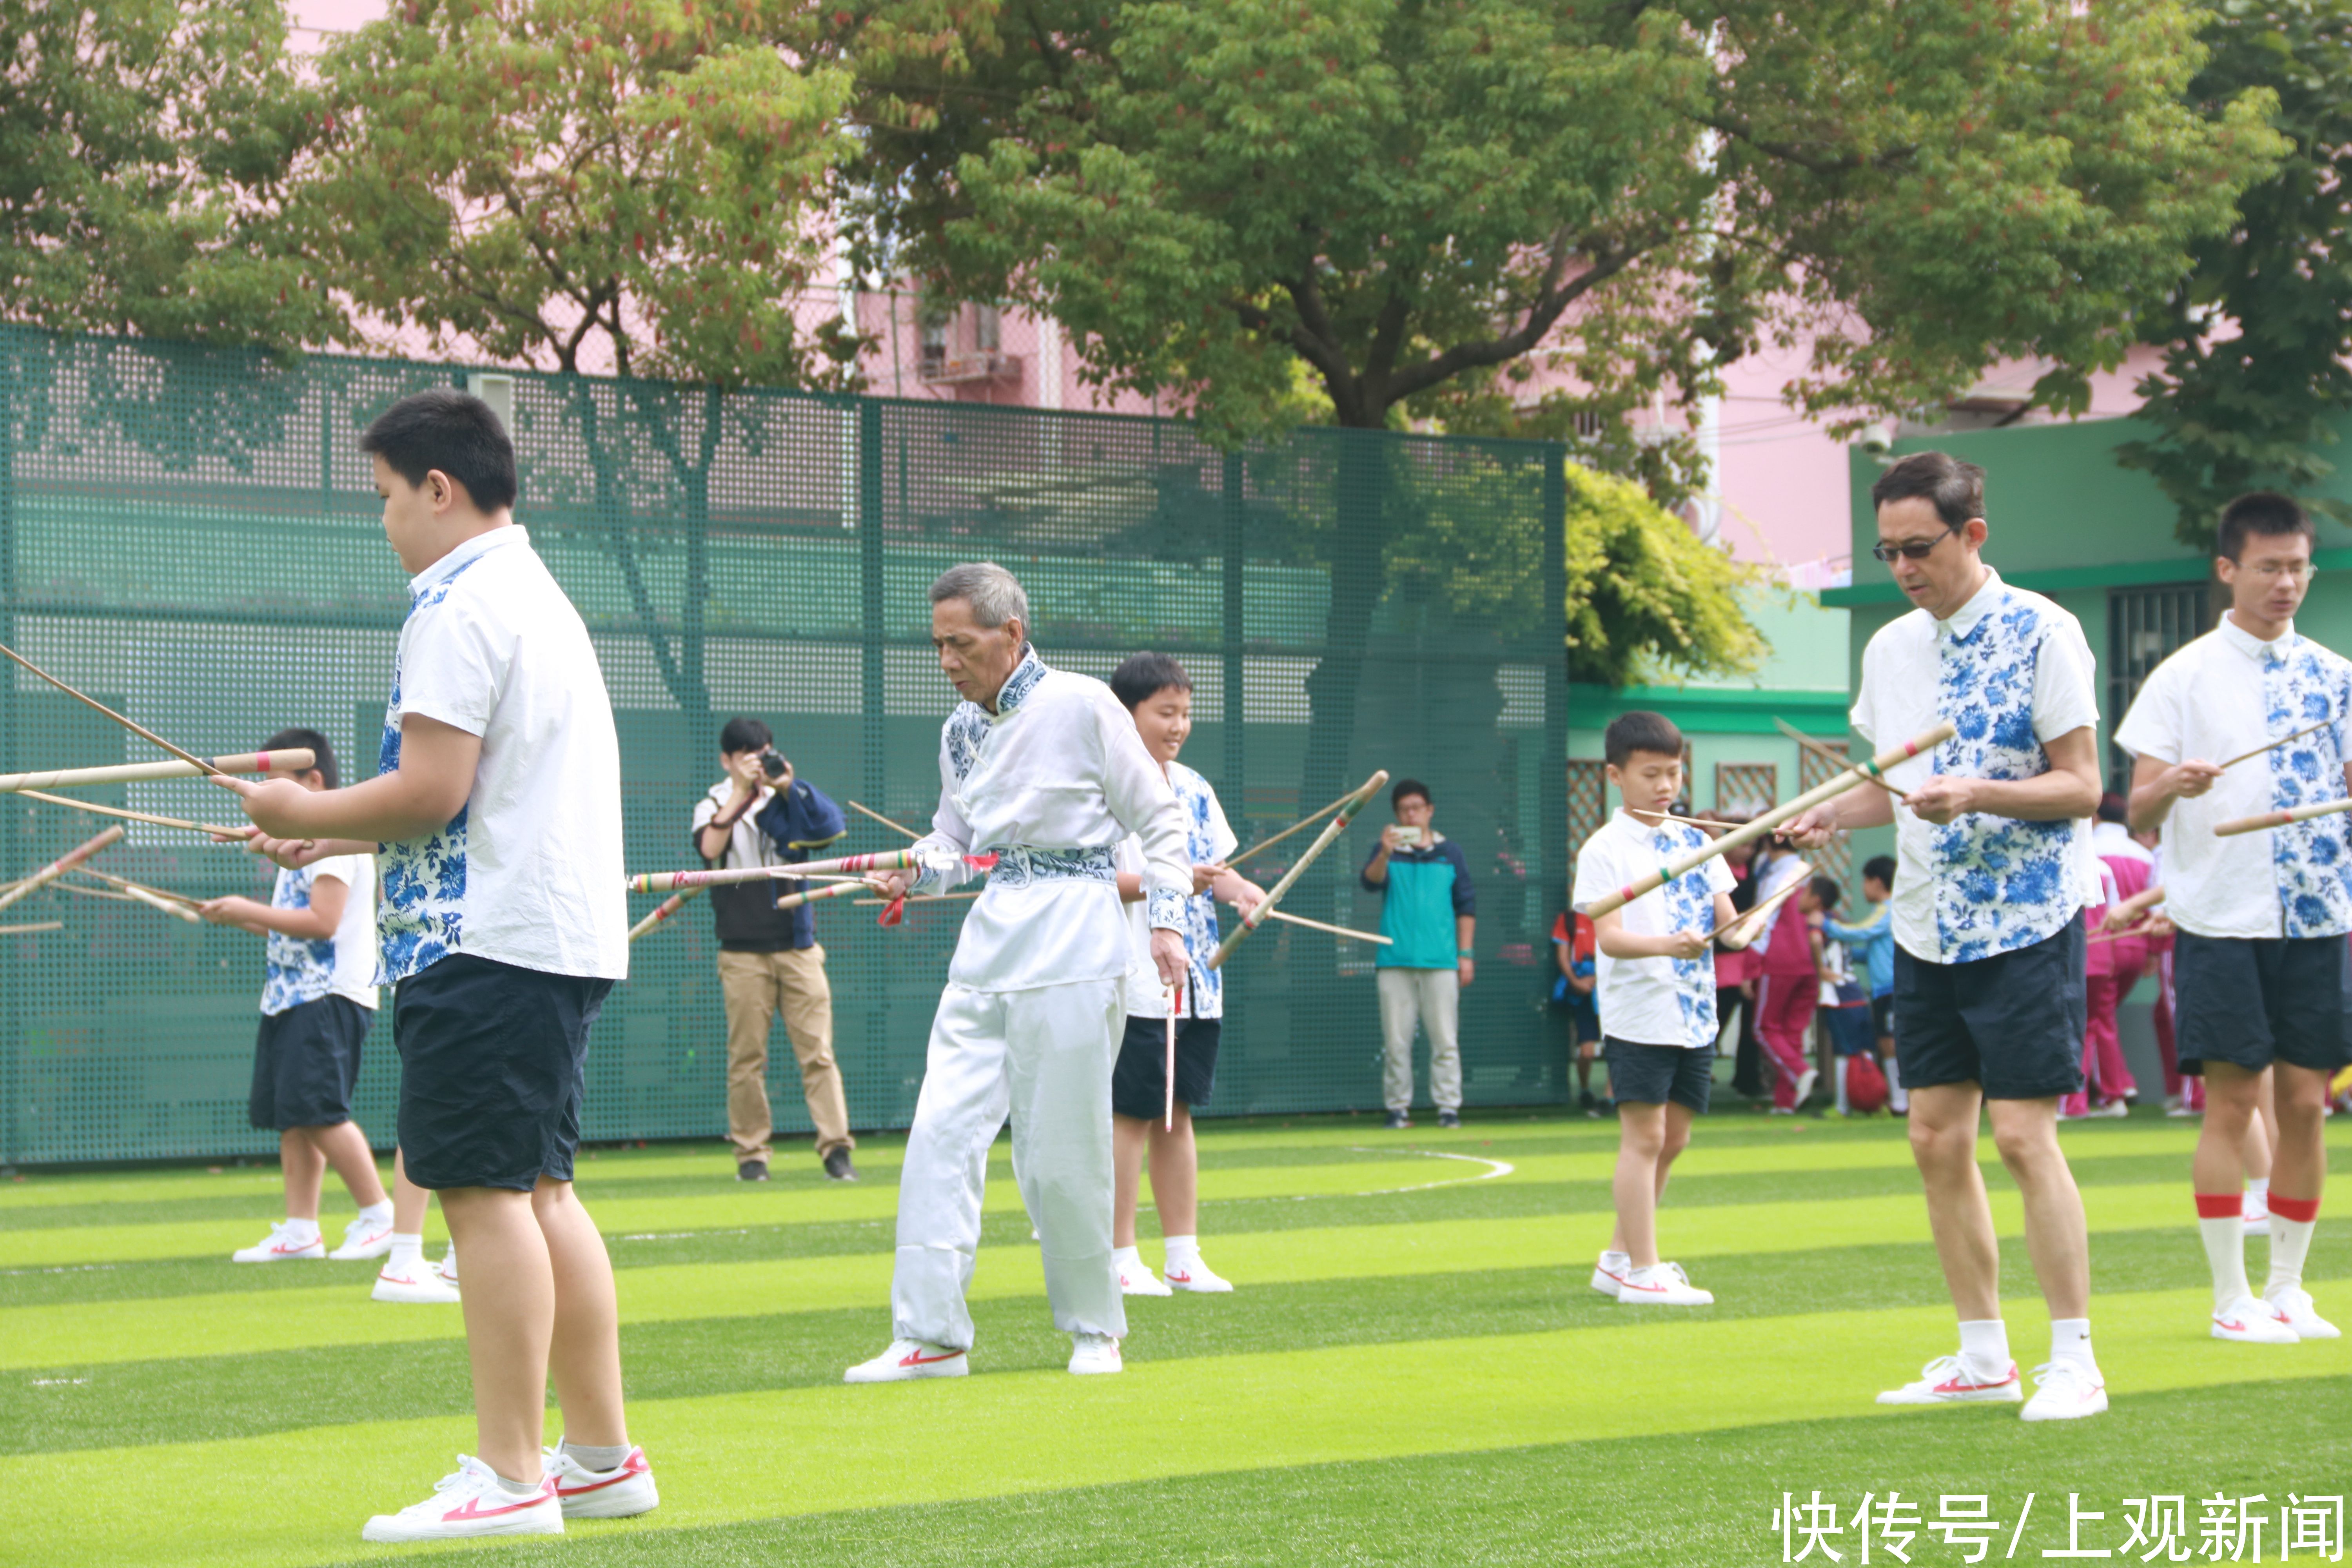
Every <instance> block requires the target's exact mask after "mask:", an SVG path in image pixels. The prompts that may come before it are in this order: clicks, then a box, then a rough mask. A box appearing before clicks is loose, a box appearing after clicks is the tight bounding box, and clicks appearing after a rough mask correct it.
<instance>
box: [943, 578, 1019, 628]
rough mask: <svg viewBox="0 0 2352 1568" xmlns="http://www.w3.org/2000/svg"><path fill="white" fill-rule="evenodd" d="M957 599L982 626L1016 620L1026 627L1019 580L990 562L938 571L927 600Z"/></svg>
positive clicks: (997, 624) (1001, 624) (1000, 624)
mask: <svg viewBox="0 0 2352 1568" xmlns="http://www.w3.org/2000/svg"><path fill="white" fill-rule="evenodd" d="M949 599H961V600H962V601H963V602H964V603H965V604H967V605H971V618H972V619H973V620H975V621H978V622H979V623H980V624H981V625H982V626H1003V624H1004V623H1005V622H1007V621H1019V622H1020V623H1021V626H1022V629H1023V630H1024V631H1025V630H1027V629H1028V626H1029V595H1028V593H1027V591H1026V590H1024V588H1023V587H1022V586H1021V580H1020V579H1019V578H1018V577H1015V576H1014V575H1013V574H1012V573H1010V572H1007V571H1006V570H1005V569H1004V568H1003V567H1002V566H999V565H998V564H997V563H995V562H993V561H967V562H964V563H962V564H961V565H957V566H950V567H949V568H948V569H947V570H946V571H944V572H942V573H940V579H939V581H938V582H936V583H934V584H931V603H932V604H934V605H937V604H940V603H943V602H945V601H946V600H949Z"/></svg>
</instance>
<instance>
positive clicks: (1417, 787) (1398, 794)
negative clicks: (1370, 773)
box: [1389, 779, 1437, 811]
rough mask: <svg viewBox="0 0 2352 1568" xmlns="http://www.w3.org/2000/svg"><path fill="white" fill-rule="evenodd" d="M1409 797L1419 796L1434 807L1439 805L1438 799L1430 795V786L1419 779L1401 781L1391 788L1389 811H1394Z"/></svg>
mask: <svg viewBox="0 0 2352 1568" xmlns="http://www.w3.org/2000/svg"><path fill="white" fill-rule="evenodd" d="M1407 795H1419V796H1421V798H1422V799H1423V800H1425V801H1427V802H1429V804H1430V805H1436V804H1437V797H1436V796H1435V795H1432V794H1430V793H1429V786H1428V785H1427V784H1423V783H1422V782H1421V781H1420V780H1419V779H1399V780H1397V782H1396V783H1395V784H1391V785H1390V786H1389V809H1390V810H1391V811H1394V810H1395V809H1396V808H1397V807H1398V806H1399V805H1402V804H1404V797H1405V796H1407Z"/></svg>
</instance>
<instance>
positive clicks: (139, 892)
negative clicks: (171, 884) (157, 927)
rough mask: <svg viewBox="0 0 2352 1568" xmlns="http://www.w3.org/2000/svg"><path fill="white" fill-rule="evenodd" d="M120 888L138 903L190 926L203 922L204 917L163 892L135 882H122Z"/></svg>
mask: <svg viewBox="0 0 2352 1568" xmlns="http://www.w3.org/2000/svg"><path fill="white" fill-rule="evenodd" d="M122 890H123V891H124V892H125V893H127V894H129V895H130V896H131V898H132V899H134V900H137V901H139V902H140V903H142V904H146V905H148V906H149V907H150V908H152V909H158V910H163V912H164V913H165V914H167V915H170V916H171V917H172V918H173V919H174V920H183V921H187V922H188V923H189V924H190V925H192V926H200V925H202V924H204V923H205V917H204V916H202V915H200V914H198V913H196V911H195V910H193V909H191V908H189V907H188V906H187V905H186V904H182V903H173V901H172V900H170V899H168V898H166V897H164V896H163V894H161V893H151V892H149V891H148V890H147V889H144V888H142V887H141V886H140V885H139V884H138V883H136V882H125V883H123V884H122Z"/></svg>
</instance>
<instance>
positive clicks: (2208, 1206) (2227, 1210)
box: [2197, 1193, 2319, 1219]
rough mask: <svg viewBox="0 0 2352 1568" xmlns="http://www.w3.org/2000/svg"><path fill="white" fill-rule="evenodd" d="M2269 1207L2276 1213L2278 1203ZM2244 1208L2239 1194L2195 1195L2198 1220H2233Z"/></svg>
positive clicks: (2242, 1199) (2243, 1200)
mask: <svg viewBox="0 0 2352 1568" xmlns="http://www.w3.org/2000/svg"><path fill="white" fill-rule="evenodd" d="M2288 1201H2289V1202H2292V1201H2294V1200H2292V1199H2290V1200H2288ZM2312 1206H2313V1207H2314V1208H2317V1207H2318V1206H2319V1205H2317V1204H2316V1203H2315V1204H2313V1205H2312ZM2271 1207H2272V1209H2273V1212H2276V1210H2277V1208H2278V1201H2277V1200H2276V1199H2275V1198H2274V1199H2273V1200H2272V1202H2271ZM2245 1208H2246V1199H2245V1196H2244V1194H2241V1193H2200V1194H2197V1217H2198V1218H2199V1219H2234V1218H2236V1217H2237V1216H2238V1215H2242V1214H2243V1213H2244V1212H2245ZM2290 1217H2291V1216H2290Z"/></svg>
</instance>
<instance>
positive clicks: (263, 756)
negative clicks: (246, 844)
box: [0, 746, 318, 795]
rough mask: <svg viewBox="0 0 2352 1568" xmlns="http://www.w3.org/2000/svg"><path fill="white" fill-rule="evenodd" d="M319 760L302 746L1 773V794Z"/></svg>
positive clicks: (303, 766) (300, 765)
mask: <svg viewBox="0 0 2352 1568" xmlns="http://www.w3.org/2000/svg"><path fill="white" fill-rule="evenodd" d="M317 762H318V759H317V758H316V757H314V756H312V755H311V754H310V751H309V750H308V749H307V748H305V747H301V746H297V747H294V748H293V749H292V750H290V751H284V752H238V753H236V755H235V756H229V757H207V758H205V759H203V762H202V763H201V764H200V763H181V762H171V763H117V764H114V765H112V766H109V767H102V768H58V769H54V770H52V771H50V772H48V773H0V795H6V794H11V793H14V792H16V791H19V790H26V789H73V788H77V787H79V786H80V785H83V784H143V783H145V782H147V781H148V780H150V779H192V778H196V777H198V776H200V775H202V774H204V773H268V771H269V770H270V768H271V767H272V766H276V767H280V768H284V769H286V770H287V771H288V772H289V773H301V772H303V771H305V770H307V769H309V768H310V767H311V766H313V765H314V764H315V763H317Z"/></svg>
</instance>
